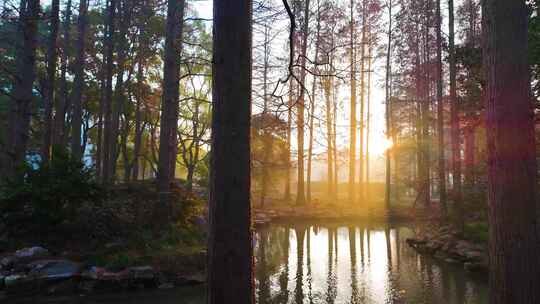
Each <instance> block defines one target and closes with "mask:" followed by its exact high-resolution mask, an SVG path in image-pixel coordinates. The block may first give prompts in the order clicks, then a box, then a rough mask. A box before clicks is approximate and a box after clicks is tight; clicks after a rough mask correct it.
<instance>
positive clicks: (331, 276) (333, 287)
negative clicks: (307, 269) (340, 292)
mask: <svg viewBox="0 0 540 304" xmlns="http://www.w3.org/2000/svg"><path fill="white" fill-rule="evenodd" d="M334 230H335V229H332V228H329V229H328V275H327V279H326V284H327V286H328V288H327V291H326V303H328V304H332V303H334V301H335V299H336V296H337V279H336V274H335V273H334V267H333V266H334V258H333V254H334V234H335V233H334Z"/></svg>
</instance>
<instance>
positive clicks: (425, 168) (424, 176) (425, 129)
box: [420, 3, 431, 208]
mask: <svg viewBox="0 0 540 304" xmlns="http://www.w3.org/2000/svg"><path fill="white" fill-rule="evenodd" d="M427 6H428V7H426V12H427V13H426V16H425V20H424V23H425V24H424V25H423V26H424V27H423V35H422V40H423V43H424V45H423V53H422V57H423V62H422V68H423V71H422V76H423V77H422V78H423V82H422V98H421V105H420V121H421V125H422V126H421V132H422V141H421V153H422V165H421V167H420V179H421V183H422V191H423V192H422V195H421V199H422V202H423V203H424V207H425V208H428V207H429V206H430V205H431V170H430V169H431V168H430V164H431V153H430V140H429V139H430V138H429V135H430V134H429V126H430V115H429V114H430V104H431V92H430V81H431V78H430V77H431V75H430V71H429V62H430V57H431V56H430V48H429V26H428V24H427V23H428V22H429V21H428V20H429V19H430V18H429V16H428V15H429V3H428V4H427Z"/></svg>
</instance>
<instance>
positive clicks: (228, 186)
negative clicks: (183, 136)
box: [207, 0, 255, 304]
mask: <svg viewBox="0 0 540 304" xmlns="http://www.w3.org/2000/svg"><path fill="white" fill-rule="evenodd" d="M251 8H252V2H251V1H250V0H231V1H221V0H214V38H213V39H214V40H213V42H214V43H213V46H214V60H213V64H212V75H213V85H212V87H213V90H212V101H213V108H212V139H211V142H212V161H211V168H212V169H211V170H212V172H211V178H210V200H209V223H210V227H209V236H208V267H207V272H208V280H207V282H208V285H207V288H208V292H207V294H208V300H207V303H209V304H221V303H236V304H251V303H254V302H255V299H254V287H253V286H254V281H253V271H252V266H253V256H252V241H251V238H252V233H251V218H250V217H251V204H250V188H251V187H250V180H251V178H250V167H251V165H250V123H251V46H252V44H251V38H252V36H251V35H252V26H251V24H252V20H251ZM231 75H234V77H231Z"/></svg>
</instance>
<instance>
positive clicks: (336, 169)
mask: <svg viewBox="0 0 540 304" xmlns="http://www.w3.org/2000/svg"><path fill="white" fill-rule="evenodd" d="M331 79H332V81H331V82H330V83H331V84H332V89H334V88H333V84H334V81H333V79H334V78H333V76H332V78H331ZM333 92H334V94H332V96H333V99H334V101H333V104H334V111H333V114H334V115H333V117H332V118H333V119H332V127H333V131H332V148H333V150H334V196H335V198H336V200H339V191H338V190H339V189H338V186H339V167H338V157H339V155H338V148H337V114H338V104H337V103H338V101H337V99H336V92H335V91H333Z"/></svg>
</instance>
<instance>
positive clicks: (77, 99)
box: [71, 0, 88, 160]
mask: <svg viewBox="0 0 540 304" xmlns="http://www.w3.org/2000/svg"><path fill="white" fill-rule="evenodd" d="M87 10H88V0H81V1H80V4H79V21H78V26H77V28H78V37H77V46H76V51H75V54H76V59H75V83H74V88H73V101H72V106H73V114H72V118H71V157H72V158H73V159H76V160H82V158H83V156H84V155H83V154H84V151H83V150H82V145H81V125H82V91H83V87H84V65H85V41H86V14H87Z"/></svg>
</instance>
